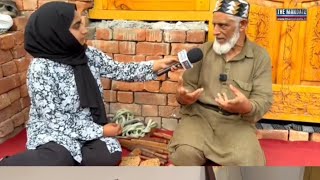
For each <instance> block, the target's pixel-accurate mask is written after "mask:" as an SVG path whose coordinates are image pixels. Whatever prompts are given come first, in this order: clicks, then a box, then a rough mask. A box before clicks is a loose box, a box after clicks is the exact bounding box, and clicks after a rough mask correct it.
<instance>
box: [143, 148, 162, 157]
mask: <svg viewBox="0 0 320 180" xmlns="http://www.w3.org/2000/svg"><path fill="white" fill-rule="evenodd" d="M140 150H141V152H142V154H143V153H144V152H145V153H149V154H152V155H154V156H156V157H159V158H163V159H168V156H167V155H164V154H159V153H156V152H154V151H152V150H150V149H146V148H141V149H140Z"/></svg>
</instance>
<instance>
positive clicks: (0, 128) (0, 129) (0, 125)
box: [0, 119, 14, 138]
mask: <svg viewBox="0 0 320 180" xmlns="http://www.w3.org/2000/svg"><path fill="white" fill-rule="evenodd" d="M13 130H14V126H13V122H12V121H11V119H8V120H6V121H4V122H1V121H0V138H2V137H5V136H6V135H8V134H10V133H11V132H12V131H13Z"/></svg>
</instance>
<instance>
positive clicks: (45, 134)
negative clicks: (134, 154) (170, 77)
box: [27, 47, 157, 163]
mask: <svg viewBox="0 0 320 180" xmlns="http://www.w3.org/2000/svg"><path fill="white" fill-rule="evenodd" d="M86 55H87V56H88V59H89V61H88V65H89V67H90V70H91V72H92V74H93V76H94V77H95V79H96V81H97V83H98V86H99V89H100V92H101V96H102V97H103V87H102V84H101V80H100V77H106V78H109V79H111V80H117V81H127V82H137V81H149V80H154V79H156V77H157V76H156V74H155V73H154V72H153V70H152V67H153V61H147V62H141V63H134V62H132V63H120V62H116V61H113V60H112V58H110V57H109V56H107V55H105V54H104V53H103V52H101V51H99V50H98V49H96V48H93V47H88V48H87V50H86ZM27 86H28V92H29V95H30V99H31V107H30V113H29V121H28V123H27V137H28V138H27V148H28V149H36V148H37V147H38V146H40V145H42V144H45V143H48V142H50V141H53V142H56V143H57V144H60V145H62V146H64V147H65V148H66V149H68V150H69V152H70V153H71V155H72V156H73V158H74V159H75V160H76V161H77V162H79V163H80V162H81V161H82V154H81V147H82V146H83V144H84V143H85V142H86V141H90V140H94V139H100V140H102V141H103V142H105V143H106V146H107V148H108V150H109V152H110V153H114V152H116V151H120V152H121V146H120V144H119V142H118V140H117V139H116V138H112V137H103V126H101V125H98V124H96V123H94V122H93V119H92V117H91V114H90V110H89V108H82V107H80V99H79V95H78V92H77V87H76V83H75V77H74V73H73V69H72V67H71V66H69V65H65V64H60V63H57V62H54V61H50V60H48V59H43V58H34V59H33V60H32V62H31V63H30V65H29V69H28V75H27Z"/></svg>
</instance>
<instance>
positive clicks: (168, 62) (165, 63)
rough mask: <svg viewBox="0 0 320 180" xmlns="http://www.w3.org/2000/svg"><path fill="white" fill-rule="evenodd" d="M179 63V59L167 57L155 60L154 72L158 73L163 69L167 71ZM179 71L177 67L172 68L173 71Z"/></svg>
mask: <svg viewBox="0 0 320 180" xmlns="http://www.w3.org/2000/svg"><path fill="white" fill-rule="evenodd" d="M177 62H179V61H178V59H177V57H167V58H164V59H159V60H154V64H153V71H154V72H157V71H159V70H161V69H165V68H167V67H170V66H172V65H173V64H176V63H177ZM177 69H178V67H176V66H172V67H171V71H175V70H177Z"/></svg>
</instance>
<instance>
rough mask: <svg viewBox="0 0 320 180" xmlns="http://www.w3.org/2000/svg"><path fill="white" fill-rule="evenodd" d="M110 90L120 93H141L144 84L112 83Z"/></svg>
mask: <svg viewBox="0 0 320 180" xmlns="http://www.w3.org/2000/svg"><path fill="white" fill-rule="evenodd" d="M111 87H112V88H111V89H112V90H120V91H143V90H144V84H143V82H131V83H129V82H121V81H112V86H111Z"/></svg>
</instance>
